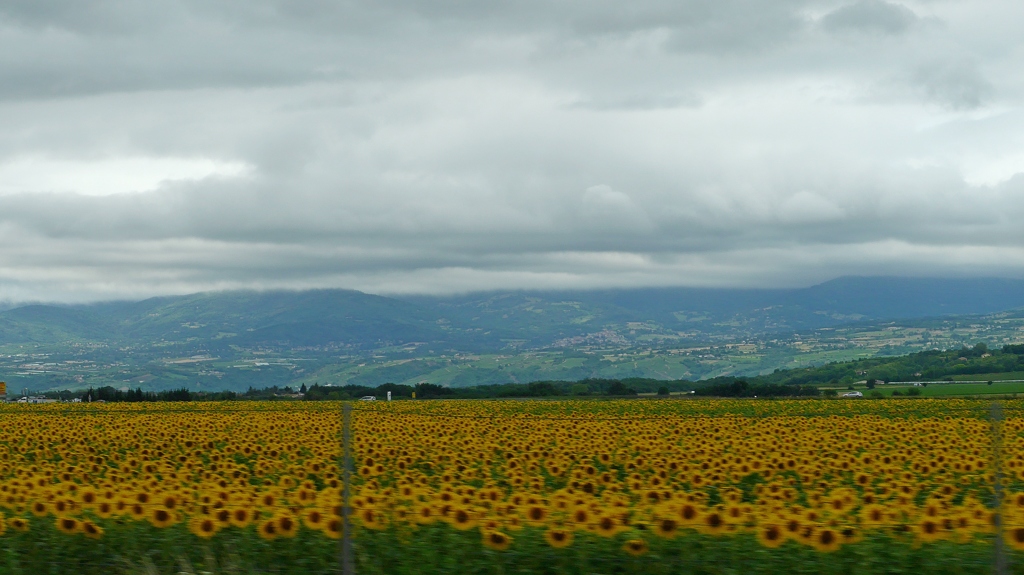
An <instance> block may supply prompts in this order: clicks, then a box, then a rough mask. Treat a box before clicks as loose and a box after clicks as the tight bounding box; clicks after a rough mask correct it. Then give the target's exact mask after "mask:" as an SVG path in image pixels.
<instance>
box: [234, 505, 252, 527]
mask: <svg viewBox="0 0 1024 575" xmlns="http://www.w3.org/2000/svg"><path fill="white" fill-rule="evenodd" d="M229 515H230V519H228V522H229V523H231V525H233V526H234V527H238V528H240V529H244V528H246V527H248V526H249V524H250V523H252V520H253V519H254V515H255V513H254V512H252V511H250V510H249V509H246V508H245V507H235V508H234V509H231V510H230V514H229Z"/></svg>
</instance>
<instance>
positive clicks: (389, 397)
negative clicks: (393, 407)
mask: <svg viewBox="0 0 1024 575" xmlns="http://www.w3.org/2000/svg"><path fill="white" fill-rule="evenodd" d="M388 401H391V392H390V391H389V392H388Z"/></svg>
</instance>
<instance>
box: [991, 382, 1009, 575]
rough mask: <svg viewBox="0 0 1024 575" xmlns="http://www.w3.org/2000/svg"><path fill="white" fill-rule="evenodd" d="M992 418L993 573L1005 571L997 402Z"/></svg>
mask: <svg viewBox="0 0 1024 575" xmlns="http://www.w3.org/2000/svg"><path fill="white" fill-rule="evenodd" d="M989 416H990V418H991V420H992V491H993V492H994V494H995V507H996V511H995V519H996V520H995V528H996V540H995V549H994V551H995V557H994V560H995V563H994V565H993V566H992V568H993V569H992V572H993V573H995V575H1004V574H1005V573H1006V551H1005V550H1004V548H1003V547H1004V544H1003V453H1002V450H1003V406H1002V405H1000V404H999V402H995V403H993V404H992V408H991V410H990V411H989Z"/></svg>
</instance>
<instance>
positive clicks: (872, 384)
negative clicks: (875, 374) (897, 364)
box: [866, 379, 875, 389]
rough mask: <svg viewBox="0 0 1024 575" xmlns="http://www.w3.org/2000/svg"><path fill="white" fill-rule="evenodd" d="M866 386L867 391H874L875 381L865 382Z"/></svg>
mask: <svg viewBox="0 0 1024 575" xmlns="http://www.w3.org/2000/svg"><path fill="white" fill-rule="evenodd" d="M866 385H867V386H868V389H874V388H875V380H873V379H869V380H868V381H867V383H866Z"/></svg>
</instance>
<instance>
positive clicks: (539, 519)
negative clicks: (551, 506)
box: [525, 505, 548, 527]
mask: <svg viewBox="0 0 1024 575" xmlns="http://www.w3.org/2000/svg"><path fill="white" fill-rule="evenodd" d="M547 517H548V510H547V509H546V508H545V507H544V506H542V505H530V506H529V507H527V508H526V514H525V519H526V523H527V524H528V525H531V526H533V527H542V526H543V525H544V520H545V519H547Z"/></svg>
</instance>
